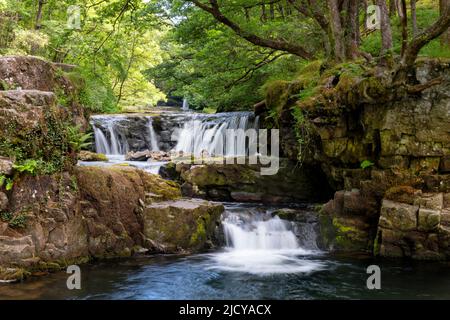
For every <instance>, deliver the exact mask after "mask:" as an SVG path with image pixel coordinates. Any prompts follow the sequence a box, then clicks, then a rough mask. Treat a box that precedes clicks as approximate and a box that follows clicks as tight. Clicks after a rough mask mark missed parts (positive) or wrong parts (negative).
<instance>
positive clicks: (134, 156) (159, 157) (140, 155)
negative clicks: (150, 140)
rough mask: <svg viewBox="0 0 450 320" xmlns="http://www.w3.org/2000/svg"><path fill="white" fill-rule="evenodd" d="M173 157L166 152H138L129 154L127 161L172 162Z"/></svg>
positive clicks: (126, 157)
mask: <svg viewBox="0 0 450 320" xmlns="http://www.w3.org/2000/svg"><path fill="white" fill-rule="evenodd" d="M171 159H172V158H171V155H170V154H169V153H167V152H164V151H150V150H145V151H137V152H128V153H127V155H126V156H125V160H127V161H170V160H171Z"/></svg>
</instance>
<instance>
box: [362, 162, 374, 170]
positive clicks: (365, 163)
mask: <svg viewBox="0 0 450 320" xmlns="http://www.w3.org/2000/svg"><path fill="white" fill-rule="evenodd" d="M374 165H375V163H373V162H372V161H370V160H364V161H363V162H361V168H362V169H367V168H370V167H373V166H374Z"/></svg>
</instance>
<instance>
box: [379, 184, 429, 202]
mask: <svg viewBox="0 0 450 320" xmlns="http://www.w3.org/2000/svg"><path fill="white" fill-rule="evenodd" d="M418 193H420V190H417V189H414V188H413V187H411V186H406V185H401V186H394V187H391V188H389V189H388V190H386V193H385V195H384V198H385V199H388V200H393V201H396V202H402V203H407V204H411V205H412V204H414V200H415V199H416V196H417V194H418Z"/></svg>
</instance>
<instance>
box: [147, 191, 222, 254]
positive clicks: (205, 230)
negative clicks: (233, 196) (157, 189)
mask: <svg viewBox="0 0 450 320" xmlns="http://www.w3.org/2000/svg"><path fill="white" fill-rule="evenodd" d="M223 211H224V207H223V205H222V204H219V203H213V202H208V201H204V200H199V199H191V200H186V199H183V200H175V201H168V202H160V203H156V204H152V205H149V206H147V207H146V208H145V209H144V213H143V219H144V235H145V237H146V238H147V242H148V243H150V244H151V246H153V247H156V248H158V249H159V250H160V251H162V252H166V253H173V252H186V251H187V252H193V251H198V250H202V249H204V248H205V246H207V242H208V241H210V240H212V237H213V235H214V231H215V229H216V226H217V225H218V222H219V219H220V215H221V213H222V212H223Z"/></svg>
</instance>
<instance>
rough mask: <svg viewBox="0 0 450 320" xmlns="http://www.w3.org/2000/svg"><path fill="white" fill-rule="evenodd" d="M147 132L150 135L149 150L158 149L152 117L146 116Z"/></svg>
mask: <svg viewBox="0 0 450 320" xmlns="http://www.w3.org/2000/svg"><path fill="white" fill-rule="evenodd" d="M147 119H148V133H149V136H150V148H151V149H150V150H151V151H159V146H158V136H157V135H156V132H155V129H154V128H153V118H152V117H148V118H147Z"/></svg>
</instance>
